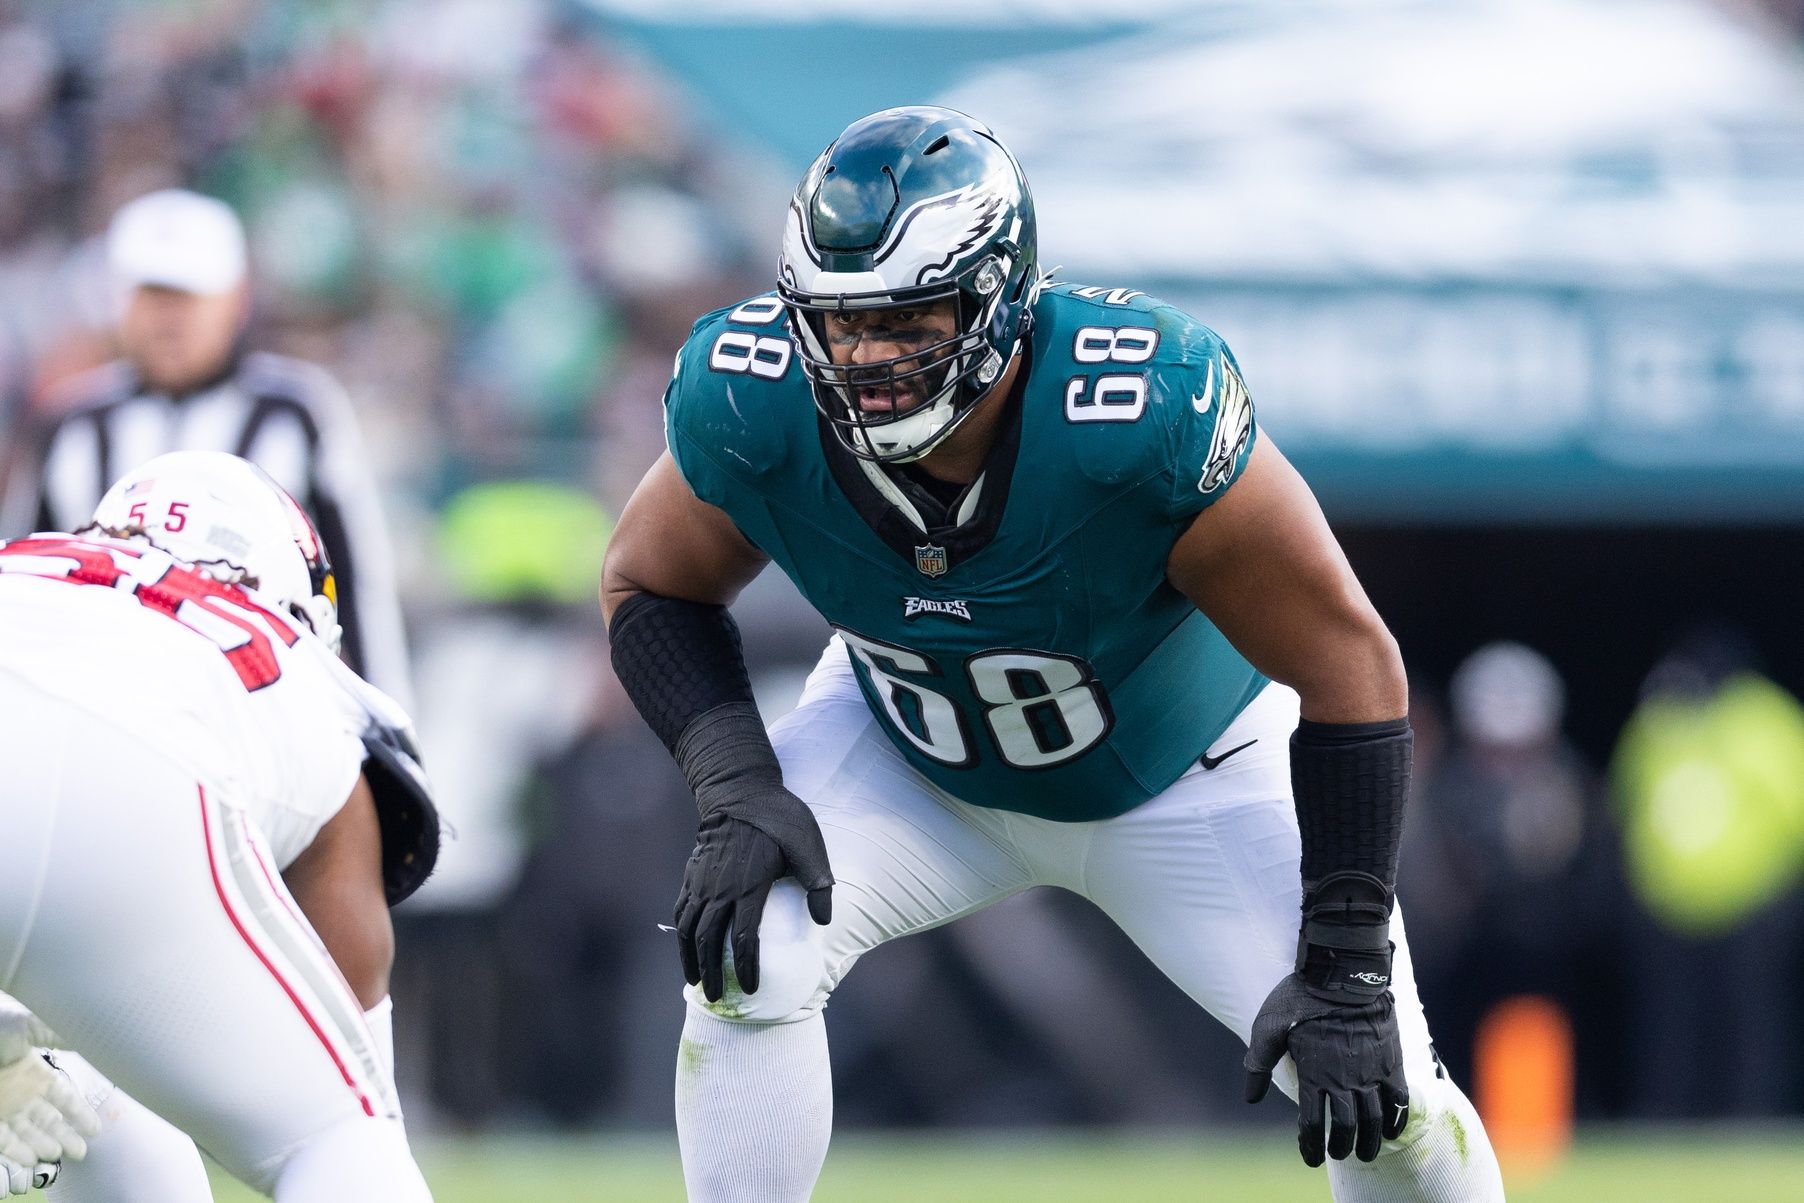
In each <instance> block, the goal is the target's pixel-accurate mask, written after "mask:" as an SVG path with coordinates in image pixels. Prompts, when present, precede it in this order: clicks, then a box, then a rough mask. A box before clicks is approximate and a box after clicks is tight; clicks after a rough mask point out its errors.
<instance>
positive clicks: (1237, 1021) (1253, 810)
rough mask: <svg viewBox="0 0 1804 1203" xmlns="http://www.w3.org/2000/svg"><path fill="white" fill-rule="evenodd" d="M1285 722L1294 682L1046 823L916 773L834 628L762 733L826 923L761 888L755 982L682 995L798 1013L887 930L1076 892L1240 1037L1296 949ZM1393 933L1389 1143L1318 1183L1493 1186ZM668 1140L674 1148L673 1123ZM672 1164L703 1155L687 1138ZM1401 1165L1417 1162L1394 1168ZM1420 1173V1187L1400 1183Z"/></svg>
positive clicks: (1476, 1189) (1455, 1192)
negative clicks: (815, 872) (1095, 808)
mask: <svg viewBox="0 0 1804 1203" xmlns="http://www.w3.org/2000/svg"><path fill="white" fill-rule="evenodd" d="M1296 725H1297V695H1296V694H1295V693H1294V692H1293V691H1292V690H1290V689H1287V688H1285V687H1283V686H1279V685H1273V686H1270V687H1268V688H1267V689H1266V690H1265V691H1264V692H1263V693H1261V694H1260V695H1259V697H1258V698H1256V699H1255V700H1254V701H1253V702H1252V704H1251V705H1249V706H1248V707H1247V709H1246V710H1245V711H1244V712H1243V713H1242V714H1241V715H1240V716H1239V717H1238V718H1237V719H1236V720H1235V721H1234V723H1233V724H1232V725H1231V726H1230V727H1229V728H1228V729H1227V731H1225V732H1224V733H1223V734H1222V736H1221V738H1220V739H1219V740H1217V741H1216V744H1215V747H1214V748H1213V749H1212V751H1216V752H1218V753H1219V752H1225V751H1226V750H1227V749H1230V748H1235V747H1237V746H1239V745H1242V744H1248V745H1249V746H1247V747H1246V748H1244V749H1243V750H1241V751H1239V752H1236V753H1234V755H1232V756H1231V757H1229V758H1228V759H1227V760H1226V761H1224V762H1223V763H1221V764H1220V765H1219V766H1218V767H1216V768H1215V769H1212V770H1205V769H1203V768H1202V767H1201V766H1200V765H1198V766H1196V767H1193V768H1192V769H1191V771H1190V772H1188V773H1186V774H1185V775H1184V776H1183V777H1181V778H1180V779H1179V780H1178V781H1177V782H1176V783H1175V784H1173V785H1172V786H1171V787H1170V788H1169V789H1167V790H1165V791H1164V792H1163V793H1161V794H1160V795H1159V796H1157V797H1156V798H1153V799H1152V800H1150V801H1148V802H1147V803H1145V804H1144V805H1142V806H1140V807H1138V808H1136V809H1134V810H1132V811H1129V812H1128V813H1127V814H1124V815H1121V816H1119V817H1117V818H1113V819H1107V820H1102V821H1098V822H1089V823H1057V822H1053V821H1050V820H1047V819H1038V818H1032V817H1029V816H1026V815H1019V814H1013V813H1010V812H1007V811H1000V810H988V809H984V808H982V807H978V806H971V805H968V804H967V803H964V802H961V801H959V800H958V799H956V798H953V797H951V796H950V795H948V794H946V793H945V792H944V791H943V790H940V789H938V788H936V787H935V786H934V785H933V784H932V783H930V782H929V781H927V780H926V778H924V777H922V776H921V775H920V774H919V773H917V772H915V771H914V770H913V769H912V768H911V767H909V765H908V764H907V762H906V761H904V760H903V759H902V757H901V756H900V755H899V754H898V753H897V752H896V751H895V749H894V748H893V747H892V746H891V744H890V742H889V740H888V739H887V738H886V737H885V736H884V734H883V732H882V731H881V730H879V729H878V727H877V724H876V720H875V719H874V718H873V717H872V715H871V712H870V710H869V708H868V707H867V706H866V704H865V702H864V699H863V697H862V696H861V695H860V693H859V691H858V686H857V683H856V681H855V679H854V678H853V676H852V671H851V668H850V667H849V665H848V663H847V660H846V655H845V650H844V649H843V648H842V647H840V646H839V644H838V641H837V640H834V641H833V642H832V643H831V644H830V645H829V646H828V649H827V653H826V655H825V656H824V657H823V658H822V659H821V662H820V664H819V665H818V666H817V667H816V668H815V670H814V672H813V674H812V675H811V676H810V677H809V679H808V684H807V686H806V688H805V689H804V691H803V694H802V699H801V701H800V702H799V703H798V704H797V707H796V709H795V711H794V712H793V713H791V714H789V715H788V716H786V717H784V718H783V719H781V720H779V721H778V722H777V723H775V724H774V725H773V727H772V728H771V740H772V743H773V744H774V745H775V747H776V749H777V754H778V756H779V758H780V759H781V761H782V763H783V777H784V783H785V784H786V785H787V786H788V787H789V788H790V789H791V790H793V791H794V792H795V793H796V794H797V795H799V796H800V797H801V798H802V799H803V800H805V801H806V802H807V803H808V805H809V807H810V808H811V809H812V810H813V811H814V814H815V817H816V818H817V819H818V820H819V822H820V826H821V833H822V835H823V836H824V837H825V839H826V844H827V852H828V855H829V858H830V862H831V864H832V868H833V876H834V879H835V885H834V888H833V923H832V924H831V925H830V926H828V927H825V928H822V927H818V926H816V925H815V924H813V923H812V922H811V921H810V920H809V918H808V915H807V911H806V904H805V899H804V895H803V894H802V891H801V889H800V887H799V886H797V885H796V883H795V882H793V881H784V882H781V883H779V885H778V886H777V888H776V889H775V890H773V892H772V894H771V898H770V903H769V905H768V907H767V910H766V913H765V917H764V921H763V923H762V925H761V927H760V929H759V941H760V954H759V955H760V971H761V985H760V987H759V990H758V992H757V993H756V994H750V995H747V994H742V993H740V992H738V991H736V990H732V991H729V992H728V993H727V995H726V996H725V997H723V998H722V999H721V1000H720V1001H719V1002H717V1003H714V1004H709V1003H708V1002H707V1001H706V1000H705V999H704V998H703V997H702V994H701V991H700V989H699V988H698V987H690V988H689V990H688V998H689V1002H690V1005H691V1007H692V1008H697V1009H699V1010H701V1011H705V1012H707V1013H708V1014H710V1015H711V1016H713V1017H715V1018H718V1019H725V1020H729V1021H735V1022H740V1023H744V1022H750V1023H766V1024H789V1023H799V1022H801V1021H805V1020H810V1019H812V1017H813V1016H814V1015H815V1014H816V1013H817V1012H819V1011H820V1009H821V1008H822V1007H823V1006H824V1005H825V1003H826V1000H827V997H828V995H829V994H830V993H831V991H832V990H833V988H834V987H836V986H837V985H838V984H839V982H840V980H841V979H842V978H844V976H845V975H846V972H847V971H848V970H850V969H851V967H852V965H853V964H854V963H855V962H856V961H857V960H858V958H859V957H861V956H863V955H864V954H865V953H866V952H868V951H870V950H871V949H872V948H875V947H876V946H877V945H878V944H881V943H883V942H884V941H885V940H891V939H894V938H896V937H897V936H903V935H907V934H909V933H910V932H917V931H922V930H924V929H926V928H930V927H933V926H935V925H937V924H941V923H945V922H947V921H949V920H952V919H956V918H958V917H959V916H961V915H965V914H969V913H970V912H972V911H975V910H978V909H979V908H981V907H985V906H988V905H989V904H991V903H993V902H996V901H998V900H1000V899H1002V898H1006V897H1008V896H1009V895H1011V894H1014V893H1017V892H1019V891H1021V890H1025V889H1027V888H1029V887H1032V886H1039V885H1051V886H1062V887H1064V888H1065V889H1068V890H1071V891H1072V892H1074V893H1077V894H1080V895H1082V896H1083V897H1085V898H1088V899H1090V900H1091V901H1092V902H1094V903H1095V904H1096V905H1097V906H1098V907H1100V908H1101V909H1102V910H1103V911H1104V912H1105V913H1107V914H1108V915H1109V917H1110V918H1111V919H1113V920H1114V921H1115V923H1116V924H1117V925H1118V926H1119V927H1120V928H1121V929H1122V930H1123V931H1124V932H1126V933H1127V934H1128V936H1129V937H1131V938H1132V939H1133V940H1134V942H1135V943H1136V944H1138V945H1139V946H1140V948H1141V950H1142V951H1144V952H1145V953H1146V955H1147V956H1149V957H1150V958H1152V960H1153V962H1154V963H1155V964H1157V965H1158V967H1159V968H1160V969H1161V970H1163V971H1164V973H1165V974H1166V975H1167V976H1168V977H1170V978H1171V979H1172V981H1174V982H1176V983H1177V984H1178V985H1179V986H1180V987H1181V988H1182V989H1183V990H1184V991H1185V992H1186V993H1188V994H1189V995H1190V997H1191V998H1193V999H1195V1000H1196V1001H1197V1002H1198V1003H1200V1004H1202V1006H1203V1007H1204V1008H1206V1009H1207V1010H1208V1011H1209V1013H1210V1014H1212V1015H1214V1016H1215V1017H1216V1018H1217V1019H1218V1020H1220V1021H1221V1022H1222V1023H1224V1024H1226V1025H1227V1026H1228V1027H1229V1028H1230V1029H1232V1030H1233V1032H1234V1033H1235V1035H1237V1036H1239V1037H1240V1039H1241V1040H1242V1042H1244V1041H1246V1039H1247V1038H1248V1036H1249V1035H1250V1034H1251V1032H1252V1027H1253V1019H1254V1017H1255V1016H1256V1015H1257V1014H1258V1013H1259V1007H1260V1005H1261V1004H1262V1003H1263V1002H1264V1001H1265V997H1266V995H1267V994H1268V993H1270V991H1271V989H1272V987H1273V986H1275V985H1276V984H1277V983H1278V982H1279V980H1281V979H1282V978H1283V977H1284V976H1285V975H1286V974H1288V973H1289V972H1290V971H1291V969H1292V967H1293V965H1294V963H1295V960H1296V941H1297V924H1298V916H1299V913H1300V910H1301V893H1302V887H1301V882H1300V877H1299V873H1298V863H1299V858H1300V855H1301V844H1300V840H1299V837H1298V834H1297V820H1296V811H1295V806H1294V803H1293V801H1292V797H1291V791H1290V758H1289V746H1290V744H1289V741H1290V734H1291V732H1292V731H1293V730H1294V729H1295V727H1296ZM1391 934H1392V936H1393V938H1394V939H1395V941H1396V948H1397V950H1396V956H1395V959H1394V964H1393V976H1392V991H1393V994H1394V995H1395V998H1396V1007H1397V1023H1398V1028H1399V1032H1400V1035H1401V1037H1402V1042H1403V1051H1404V1062H1405V1074H1406V1076H1407V1080H1408V1083H1409V1089H1410V1101H1411V1112H1412V1117H1411V1121H1410V1124H1409V1126H1408V1128H1407V1129H1406V1130H1405V1132H1404V1134H1403V1136H1402V1138H1401V1139H1400V1140H1398V1141H1394V1142H1387V1144H1386V1146H1385V1151H1384V1155H1381V1156H1380V1158H1379V1159H1378V1161H1377V1162H1375V1163H1372V1165H1373V1166H1375V1167H1383V1170H1388V1171H1389V1173H1388V1175H1387V1177H1389V1178H1390V1179H1391V1181H1389V1182H1386V1183H1384V1184H1382V1185H1381V1186H1380V1187H1379V1189H1365V1188H1363V1187H1360V1186H1358V1185H1355V1184H1352V1183H1350V1182H1348V1181H1346V1179H1347V1178H1348V1177H1349V1176H1360V1175H1365V1174H1369V1173H1372V1172H1374V1171H1373V1170H1371V1169H1370V1168H1369V1167H1366V1166H1364V1165H1362V1164H1361V1163H1358V1162H1351V1161H1349V1162H1346V1163H1333V1165H1332V1167H1331V1174H1332V1176H1333V1177H1334V1180H1335V1191H1336V1194H1337V1196H1338V1197H1341V1198H1359V1199H1386V1200H1389V1199H1399V1200H1401V1199H1418V1198H1420V1199H1449V1200H1453V1199H1457V1200H1459V1203H1488V1200H1491V1199H1493V1198H1495V1199H1501V1198H1502V1193H1501V1184H1500V1182H1498V1179H1497V1170H1496V1162H1495V1159H1494V1157H1493V1156H1492V1154H1491V1151H1490V1148H1489V1145H1488V1143H1487V1142H1486V1140H1485V1136H1484V1133H1483V1131H1482V1129H1481V1128H1480V1127H1479V1125H1478V1122H1477V1117H1476V1115H1475V1114H1474V1113H1473V1111H1472V1108H1471V1104H1470V1103H1469V1102H1468V1101H1467V1100H1466V1099H1465V1097H1464V1096H1463V1095H1462V1094H1461V1093H1460V1091H1459V1090H1458V1088H1457V1087H1455V1086H1454V1084H1453V1083H1452V1082H1451V1081H1449V1080H1448V1079H1447V1078H1446V1077H1445V1075H1444V1072H1443V1071H1442V1070H1441V1068H1440V1066H1439V1064H1438V1063H1437V1061H1436V1059H1435V1056H1434V1051H1433V1049H1432V1047H1431V1046H1430V1042H1429V1034H1428V1023H1427V1020H1426V1019H1425V1018H1424V1016H1423V1013H1422V1004H1421V1000H1420V999H1419V998H1418V997H1417V994H1416V983H1415V976H1414V972H1413V970H1412V968H1411V964H1410V956H1409V943H1408V940H1407V939H1406V937H1405V935H1404V930H1403V921H1402V916H1401V913H1399V914H1398V915H1397V916H1396V917H1395V918H1394V919H1393V922H1392V924H1391ZM729 980H730V979H729ZM693 1027H694V1025H692V1028H693ZM685 1052H686V1053H688V1052H689V1050H687V1049H686V1050H685ZM708 1064H709V1060H708V1058H707V1057H705V1056H699V1055H686V1056H685V1057H683V1058H681V1059H680V1061H679V1067H678V1076H679V1081H678V1094H679V1098H682V1097H683V1095H684V1093H685V1090H686V1088H687V1087H686V1084H685V1082H684V1080H683V1077H684V1075H685V1074H698V1073H706V1072H707V1066H708ZM1274 1080H1275V1081H1276V1082H1277V1083H1278V1085H1279V1086H1280V1087H1281V1088H1282V1089H1283V1090H1284V1091H1285V1093H1286V1094H1288V1095H1290V1096H1291V1097H1292V1098H1293V1099H1294V1098H1295V1097H1296V1086H1297V1081H1296V1070H1295V1067H1294V1066H1293V1065H1292V1064H1291V1061H1290V1059H1289V1058H1288V1057H1286V1058H1285V1059H1284V1061H1283V1062H1281V1063H1280V1065H1279V1067H1278V1070H1277V1072H1276V1074H1274ZM690 1085H692V1084H690ZM682 1106H683V1105H682V1104H681V1103H679V1128H680V1129H681V1128H682V1126H683V1125H682V1118H683V1117H682V1114H681V1113H682ZM682 1134H683V1137H684V1140H685V1142H688V1141H689V1140H690V1135H689V1133H687V1132H683V1133H682ZM1437 1134H1438V1135H1439V1136H1440V1137H1441V1138H1442V1141H1443V1142H1444V1143H1445V1144H1446V1145H1447V1146H1448V1150H1449V1151H1448V1156H1447V1158H1445V1159H1443V1158H1426V1157H1425V1155H1426V1153H1427V1150H1426V1149H1421V1150H1418V1151H1417V1152H1416V1153H1415V1154H1414V1155H1413V1156H1412V1155H1409V1154H1407V1153H1406V1151H1407V1150H1409V1149H1411V1147H1412V1146H1415V1145H1417V1144H1418V1143H1419V1142H1420V1143H1427V1142H1425V1141H1424V1138H1425V1137H1430V1136H1435V1135H1437ZM823 1151H824V1149H823ZM1400 1153H1401V1154H1405V1155H1404V1156H1402V1157H1398V1156H1396V1155H1397V1154H1400ZM685 1157H686V1162H693V1163H694V1165H695V1166H699V1165H700V1164H701V1161H702V1159H701V1158H690V1157H689V1150H688V1149H687V1148H686V1149H685ZM1412 1161H1433V1162H1434V1164H1431V1165H1424V1166H1423V1167H1422V1168H1420V1169H1415V1168H1408V1169H1406V1168H1405V1166H1406V1165H1407V1164H1408V1163H1410V1162H1412ZM1442 1161H1446V1162H1447V1164H1441V1162H1442ZM1386 1163H1389V1165H1386ZM692 1168H693V1167H692ZM1383 1170H1381V1171H1378V1172H1383ZM691 1176H692V1179H693V1177H694V1176H695V1175H694V1174H693V1173H692V1175H691ZM1423 1177H1426V1178H1429V1179H1433V1180H1434V1181H1430V1182H1427V1183H1421V1184H1420V1186H1421V1189H1418V1179H1420V1178H1423ZM1443 1178H1445V1179H1446V1181H1440V1179H1443ZM690 1189H691V1197H692V1198H696V1197H709V1195H708V1192H706V1191H702V1190H698V1189H697V1185H696V1183H695V1182H694V1181H693V1180H692V1182H691V1187H690ZM734 1193H736V1191H735V1190H732V1189H729V1190H728V1191H727V1192H725V1194H726V1195H731V1194H734ZM722 1197H725V1195H723V1196H722Z"/></svg>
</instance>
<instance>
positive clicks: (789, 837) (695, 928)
mask: <svg viewBox="0 0 1804 1203" xmlns="http://www.w3.org/2000/svg"><path fill="white" fill-rule="evenodd" d="M677 762H678V763H679V764H681V765H682V766H683V771H684V773H685V774H686V775H687V776H688V778H689V784H690V788H692V789H693V790H694V791H695V801H696V805H697V806H698V807H699V808H700V810H701V812H702V821H701V827H700V829H699V831H698V832H697V833H696V839H695V851H694V852H693V853H691V854H690V856H689V864H688V865H687V867H685V868H684V870H683V888H682V890H681V892H680V893H678V894H677V904H676V931H677V952H678V955H679V956H680V957H681V958H682V962H683V978H684V980H686V981H687V982H689V984H690V985H695V984H696V983H697V982H699V983H701V988H702V994H703V995H704V996H705V997H706V998H707V1000H708V1001H709V1002H718V1001H719V1000H720V997H721V995H722V994H724V993H725V992H726V971H725V967H724V965H723V964H722V958H723V955H724V953H725V951H726V949H727V947H728V941H729V940H730V941H731V946H732V950H733V976H734V977H735V978H736V979H737V980H738V984H739V988H740V989H741V990H743V991H744V992H745V993H747V994H753V993H756V992H757V989H758V921H759V920H760V919H762V918H763V917H764V902H765V899H766V898H768V897H769V895H770V888H771V886H772V885H774V884H775V883H776V882H777V881H778V880H779V879H780V878H784V877H794V878H795V879H796V880H798V881H799V882H801V883H802V888H803V889H805V890H807V891H808V913H809V915H810V916H811V917H813V919H814V921H815V922H816V923H820V924H826V923H828V922H830V921H831V920H832V918H833V872H832V870H831V869H830V868H829V867H828V863H827V845H826V843H825V841H823V840H822V839H821V829H820V825H819V824H818V823H816V822H815V820H814V813H813V812H812V811H810V810H809V809H808V805H807V803H805V802H803V801H802V800H801V799H800V798H798V797H796V796H795V795H794V794H792V793H790V792H789V791H788V790H787V789H785V788H784V787H783V774H782V771H781V770H780V769H779V768H778V766H777V762H776V758H775V757H774V756H773V755H771V752H770V741H769V739H768V738H767V737H766V736H765V734H764V724H763V722H762V721H761V720H760V719H759V718H758V712H757V709H756V708H755V707H753V706H750V705H747V704H731V705H726V706H721V707H718V708H716V709H714V710H711V711H709V712H708V713H707V714H704V715H703V716H702V717H701V718H699V719H697V720H696V721H695V722H694V723H693V724H691V726H690V727H689V728H688V729H687V730H686V731H685V732H684V733H683V737H682V740H681V742H680V745H679V748H678V751H677Z"/></svg>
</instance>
